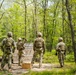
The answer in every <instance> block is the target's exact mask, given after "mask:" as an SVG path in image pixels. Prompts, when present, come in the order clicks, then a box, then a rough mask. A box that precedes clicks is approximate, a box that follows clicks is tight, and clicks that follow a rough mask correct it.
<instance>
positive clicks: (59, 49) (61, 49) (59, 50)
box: [56, 37, 66, 67]
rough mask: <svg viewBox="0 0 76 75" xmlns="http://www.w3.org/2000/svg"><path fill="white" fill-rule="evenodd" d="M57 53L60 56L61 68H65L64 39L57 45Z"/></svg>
mask: <svg viewBox="0 0 76 75" xmlns="http://www.w3.org/2000/svg"><path fill="white" fill-rule="evenodd" d="M56 52H57V55H58V59H59V63H60V66H61V67H63V66H64V57H65V53H66V49H65V43H64V42H63V38H62V37H60V38H59V43H58V44H57V47H56Z"/></svg>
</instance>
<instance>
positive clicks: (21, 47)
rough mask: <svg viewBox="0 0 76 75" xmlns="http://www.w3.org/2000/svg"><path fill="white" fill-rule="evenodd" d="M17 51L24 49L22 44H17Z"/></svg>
mask: <svg viewBox="0 0 76 75" xmlns="http://www.w3.org/2000/svg"><path fill="white" fill-rule="evenodd" d="M17 49H18V50H23V49H24V44H23V43H22V42H18V43H17Z"/></svg>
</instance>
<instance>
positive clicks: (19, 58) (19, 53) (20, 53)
mask: <svg viewBox="0 0 76 75" xmlns="http://www.w3.org/2000/svg"><path fill="white" fill-rule="evenodd" d="M22 54H23V51H19V52H18V65H20V63H21V57H22Z"/></svg>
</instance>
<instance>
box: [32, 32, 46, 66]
mask: <svg viewBox="0 0 76 75" xmlns="http://www.w3.org/2000/svg"><path fill="white" fill-rule="evenodd" d="M37 42H41V47H38V45H36V44H37ZM33 50H34V55H33V59H32V64H33V63H34V60H35V59H36V56H37V55H39V67H41V66H42V57H43V54H44V53H45V42H44V39H43V38H42V34H41V33H40V32H39V33H38V37H37V38H36V39H35V40H34V44H33Z"/></svg>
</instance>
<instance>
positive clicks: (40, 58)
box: [32, 48, 43, 67]
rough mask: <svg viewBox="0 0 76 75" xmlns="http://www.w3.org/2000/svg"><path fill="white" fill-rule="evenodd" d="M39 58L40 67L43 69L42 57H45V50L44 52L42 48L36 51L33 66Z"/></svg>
mask: <svg viewBox="0 0 76 75" xmlns="http://www.w3.org/2000/svg"><path fill="white" fill-rule="evenodd" d="M37 56H39V67H41V66H42V57H43V50H42V48H41V49H36V50H35V51H34V55H33V59H32V64H33V63H34V61H35V60H36V57H37Z"/></svg>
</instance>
